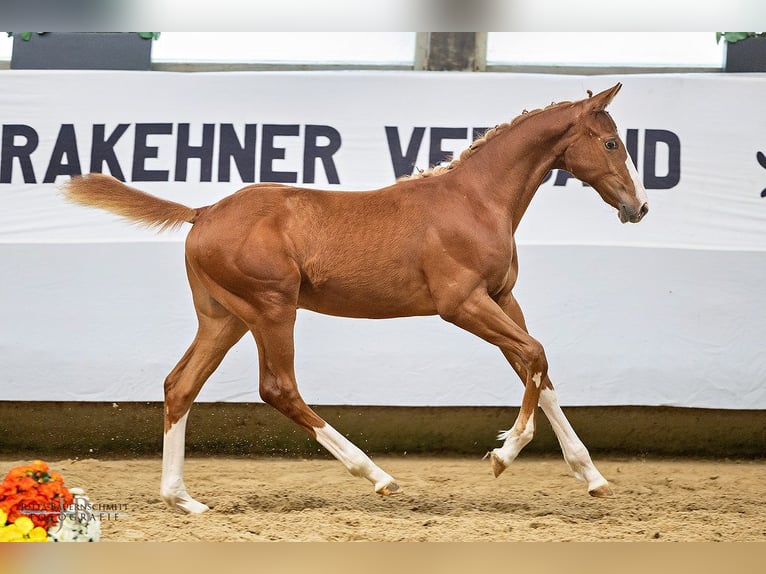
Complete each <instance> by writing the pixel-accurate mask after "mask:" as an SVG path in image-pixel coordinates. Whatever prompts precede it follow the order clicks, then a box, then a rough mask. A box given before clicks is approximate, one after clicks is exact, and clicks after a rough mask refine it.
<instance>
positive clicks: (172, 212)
mask: <svg viewBox="0 0 766 574" xmlns="http://www.w3.org/2000/svg"><path fill="white" fill-rule="evenodd" d="M62 192H63V194H64V197H65V198H66V199H67V200H69V201H71V202H73V203H79V204H81V205H86V206H89V207H98V208H100V209H105V210H106V211H111V212H112V213H114V214H116V215H119V216H121V217H124V218H125V219H129V220H131V221H133V222H135V223H138V224H139V225H144V226H146V227H156V228H158V229H159V231H164V230H166V229H174V228H177V227H180V226H181V224H183V223H194V221H195V220H196V218H197V215H198V213H199V210H198V209H193V208H191V207H187V206H185V205H181V204H180V203H175V202H174V201H168V200H166V199H161V198H159V197H155V196H153V195H149V194H148V193H144V192H143V191H140V190H138V189H135V188H132V187H129V186H127V185H125V184H124V183H122V182H121V181H120V180H118V179H116V178H114V177H111V176H109V175H104V174H100V173H91V174H88V175H82V176H75V177H72V178H71V179H70V180H69V181H68V182H67V183H65V184H64V186H63V187H62Z"/></svg>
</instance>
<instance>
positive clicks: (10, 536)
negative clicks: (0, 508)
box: [0, 524, 24, 542]
mask: <svg viewBox="0 0 766 574" xmlns="http://www.w3.org/2000/svg"><path fill="white" fill-rule="evenodd" d="M22 540H24V535H23V534H22V532H21V529H20V528H19V527H18V526H16V525H15V524H9V525H8V526H4V527H3V528H0V542H21V541H22Z"/></svg>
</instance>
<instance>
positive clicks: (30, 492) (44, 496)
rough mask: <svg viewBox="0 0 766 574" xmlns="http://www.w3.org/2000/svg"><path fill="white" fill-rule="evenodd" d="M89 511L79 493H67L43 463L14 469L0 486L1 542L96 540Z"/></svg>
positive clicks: (96, 529) (95, 525) (96, 527)
mask: <svg viewBox="0 0 766 574" xmlns="http://www.w3.org/2000/svg"><path fill="white" fill-rule="evenodd" d="M73 495H74V496H73ZM90 507H91V506H90V503H89V501H88V498H87V497H86V496H85V494H84V492H83V491H82V489H72V490H71V491H70V490H69V489H68V488H67V487H66V486H64V479H63V478H62V477H61V475H60V474H59V473H57V472H54V471H52V470H50V468H49V467H48V465H47V464H46V463H45V462H43V461H41V460H35V461H33V462H32V463H31V464H28V465H22V466H17V467H15V468H12V469H11V470H10V471H9V472H8V474H7V475H6V476H5V479H4V480H3V482H2V484H0V542H46V541H48V540H52V541H56V542H58V541H79V540H87V541H94V540H98V538H99V534H100V524H99V523H98V520H97V519H96V517H95V516H94V515H93V514H92V513H91V512H89V511H88V510H87V509H88V508H90Z"/></svg>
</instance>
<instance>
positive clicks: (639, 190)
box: [625, 156, 648, 205]
mask: <svg viewBox="0 0 766 574" xmlns="http://www.w3.org/2000/svg"><path fill="white" fill-rule="evenodd" d="M625 166H626V167H627V168H628V173H629V174H630V179H632V180H633V187H634V188H635V190H636V197H637V198H638V200H639V201H640V202H641V205H643V204H645V203H647V202H648V198H647V197H646V190H645V189H644V184H643V183H641V179H640V178H639V177H638V172H637V171H636V166H635V165H633V160H632V159H630V156H628V158H627V159H626V160H625Z"/></svg>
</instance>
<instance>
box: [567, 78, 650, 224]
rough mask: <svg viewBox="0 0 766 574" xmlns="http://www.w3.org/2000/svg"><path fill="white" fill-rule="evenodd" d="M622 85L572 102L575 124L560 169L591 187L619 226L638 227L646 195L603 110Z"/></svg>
mask: <svg viewBox="0 0 766 574" xmlns="http://www.w3.org/2000/svg"><path fill="white" fill-rule="evenodd" d="M621 87H622V84H617V85H616V86H614V87H613V88H610V89H608V90H604V91H603V92H601V93H600V94H597V95H595V96H592V97H590V98H587V99H585V100H581V101H579V102H575V104H574V107H575V109H576V120H575V124H574V125H573V126H572V127H571V129H570V131H569V132H568V136H570V137H569V138H567V140H568V142H569V144H568V146H567V148H566V150H565V151H564V154H563V157H562V160H563V167H564V169H566V170H567V171H569V172H570V173H571V174H573V175H574V176H575V177H577V178H578V179H580V180H582V181H584V182H586V183H588V184H589V185H591V186H592V187H593V188H594V189H595V190H596V191H597V192H598V194H599V195H600V196H601V198H602V199H603V200H604V201H605V202H606V203H608V204H609V205H611V206H612V207H614V208H615V209H616V210H617V213H618V215H619V217H620V221H622V222H623V223H627V222H629V221H630V222H631V223H638V222H639V221H641V219H642V218H643V217H644V215H646V213H647V212H648V211H649V205H648V204H647V199H646V191H645V190H644V186H643V185H642V184H641V181H640V180H639V178H638V174H637V173H636V168H635V167H634V166H633V161H632V160H631V159H630V156H629V155H628V153H627V151H626V150H625V144H623V142H622V140H621V139H620V136H619V135H618V134H617V126H615V124H614V121H613V120H612V118H611V116H610V115H609V114H608V113H607V112H606V107H607V105H609V102H611V101H612V99H613V98H614V96H615V95H617V92H619V91H620V88H621Z"/></svg>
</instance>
